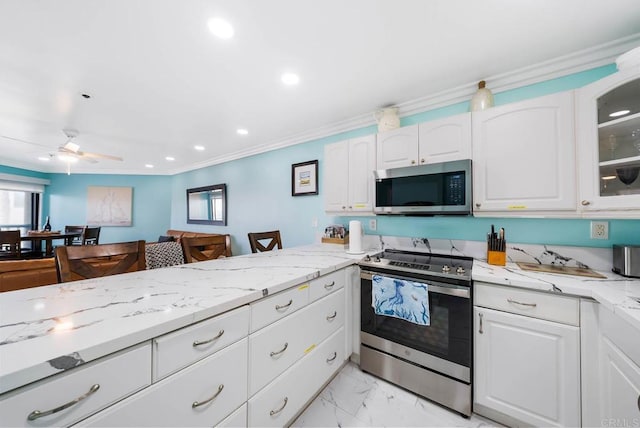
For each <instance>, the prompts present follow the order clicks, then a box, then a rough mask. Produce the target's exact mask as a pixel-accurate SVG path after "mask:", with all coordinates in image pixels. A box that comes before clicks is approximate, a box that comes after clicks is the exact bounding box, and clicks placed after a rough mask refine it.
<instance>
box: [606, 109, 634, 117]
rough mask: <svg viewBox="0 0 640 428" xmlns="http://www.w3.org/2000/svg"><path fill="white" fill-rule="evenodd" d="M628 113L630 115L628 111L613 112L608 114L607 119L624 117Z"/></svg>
mask: <svg viewBox="0 0 640 428" xmlns="http://www.w3.org/2000/svg"><path fill="white" fill-rule="evenodd" d="M629 113H630V111H629V110H618V111H614V112H613V113H611V114H609V117H618V116H624V115H625V114H629Z"/></svg>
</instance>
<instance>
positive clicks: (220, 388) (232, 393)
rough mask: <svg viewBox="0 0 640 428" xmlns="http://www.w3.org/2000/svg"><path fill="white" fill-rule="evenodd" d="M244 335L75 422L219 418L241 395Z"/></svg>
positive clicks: (146, 423) (173, 422)
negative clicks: (96, 412)
mask: <svg viewBox="0 0 640 428" xmlns="http://www.w3.org/2000/svg"><path fill="white" fill-rule="evenodd" d="M246 368H247V339H246V338H245V339H243V340H241V341H239V342H237V343H234V344H233V345H230V346H228V347H226V348H224V349H222V350H220V351H218V352H216V353H215V354H213V355H211V356H209V357H206V358H205V359H203V360H201V361H198V362H197V363H195V364H192V365H190V366H189V367H187V368H186V369H184V370H181V371H180V372H178V373H176V374H174V375H172V376H168V377H166V378H165V379H163V380H161V381H159V382H157V383H154V384H153V385H152V386H150V387H148V388H146V389H144V390H143V391H141V392H139V393H138V394H135V395H134V396H132V397H130V398H128V399H126V400H123V401H121V402H119V403H118V404H116V405H114V406H111V407H110V408H108V409H107V410H105V411H103V412H100V413H98V414H97V415H95V416H93V417H91V418H90V419H88V420H85V421H83V422H82V423H80V424H79V425H80V426H88V427H131V426H136V427H160V426H168V427H177V426H181V427H187V426H211V425H215V424H217V423H218V422H220V421H222V420H223V419H224V418H225V417H227V415H229V414H231V413H232V412H233V411H234V410H235V409H237V408H238V407H240V406H241V405H242V403H244V402H245V401H246V399H247V369H246Z"/></svg>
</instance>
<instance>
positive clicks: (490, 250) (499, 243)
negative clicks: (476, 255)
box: [487, 225, 507, 266]
mask: <svg viewBox="0 0 640 428" xmlns="http://www.w3.org/2000/svg"><path fill="white" fill-rule="evenodd" d="M487 263H489V264H490V265H496V266H505V265H506V264H507V241H506V240H505V238H504V228H502V227H501V228H500V231H499V232H498V233H496V231H495V228H494V226H493V225H491V232H490V233H487Z"/></svg>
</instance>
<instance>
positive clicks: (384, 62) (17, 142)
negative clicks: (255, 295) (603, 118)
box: [0, 0, 640, 174]
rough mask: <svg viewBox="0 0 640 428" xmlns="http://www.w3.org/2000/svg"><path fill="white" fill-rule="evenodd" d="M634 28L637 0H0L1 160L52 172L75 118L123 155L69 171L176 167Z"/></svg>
mask: <svg viewBox="0 0 640 428" xmlns="http://www.w3.org/2000/svg"><path fill="white" fill-rule="evenodd" d="M214 16H217V17H223V18H225V19H226V20H228V21H229V22H230V23H231V24H232V25H233V26H234V28H235V36H234V37H233V38H232V39H230V40H221V39H217V38H215V37H214V36H213V35H212V34H211V33H210V32H209V30H208V28H207V21H208V19H209V18H211V17H214ZM639 33H640V2H639V1H638V0H518V1H515V0H322V1H318V0H227V1H205V0H181V1H180V0H92V1H87V0H55V1H45V0H2V1H0V135H1V137H0V164H3V165H9V166H16V167H23V168H29V169H33V170H38V171H45V172H47V171H49V172H63V171H65V170H66V165H65V164H64V163H63V162H60V161H57V160H53V161H50V162H43V161H39V160H37V158H38V157H39V156H48V154H50V153H55V152H56V150H57V147H58V146H60V145H62V144H64V143H65V142H66V136H65V135H64V134H63V132H62V129H64V128H75V129H77V130H78V131H79V136H78V137H77V138H76V139H75V140H74V142H75V143H77V144H79V145H80V146H81V150H84V151H87V152H97V153H107V154H111V155H116V156H121V157H123V158H124V162H116V161H112V160H100V162H98V163H95V164H91V163H87V162H83V161H81V162H79V163H77V164H74V165H73V166H72V167H71V169H72V172H77V173H82V172H87V173H89V172H92V173H121V174H171V173H176V172H180V171H186V170H189V169H194V168H197V167H201V166H205V165H210V164H214V163H219V162H221V161H224V160H227V159H233V158H237V157H240V156H243V155H247V154H250V153H256V152H259V151H262V150H266V149H267V148H269V147H276V146H283V145H286V144H290V143H292V142H301V141H304V138H307V136H308V135H311V134H312V133H313V132H312V133H310V131H314V130H317V132H316V133H315V135H321V134H322V130H323V129H325V130H326V129H333V130H335V129H340V126H338V124H341V123H342V124H345V123H349V121H350V120H353V119H354V118H360V122H359V123H361V124H372V123H374V122H373V115H372V113H373V112H374V111H375V110H377V109H378V108H380V107H382V106H385V105H390V104H400V105H402V104H403V103H408V102H410V101H411V100H416V99H423V98H425V97H429V96H430V95H431V94H437V93H441V92H442V91H445V90H448V89H452V88H459V87H466V88H467V89H468V90H471V86H470V85H475V83H476V82H477V81H479V80H481V79H486V80H487V82H488V86H489V87H491V77H494V76H500V75H503V74H504V73H508V72H510V71H513V70H518V69H522V68H523V67H530V66H533V65H535V64H540V63H543V62H546V61H550V60H553V59H556V58H559V57H565V56H567V55H569V54H572V53H574V52H576V51H582V50H585V49H590V48H592V47H594V46H599V45H602V44H607V43H610V42H612V41H618V40H620V39H624V40H627V41H628V40H632V41H636V40H639V41H640V37H638V36H639ZM638 44H640V43H638ZM605 46H606V45H605ZM285 71H295V72H296V73H298V74H299V75H300V79H301V81H300V83H299V84H298V85H297V86H295V87H286V86H284V85H283V84H282V83H281V82H280V75H281V74H282V73H283V72H285ZM83 93H86V94H90V95H91V98H90V99H85V98H83V97H82V96H81V94H83ZM401 114H402V109H401ZM237 128H246V129H248V130H249V135H247V136H239V135H237V134H236V129H237ZM343 128H344V126H343ZM196 144H199V145H203V146H205V148H206V150H205V151H204V152H196V151H195V150H193V146H194V145H196ZM165 156H173V157H175V161H173V162H168V161H166V160H165ZM147 163H149V164H153V165H154V168H153V169H149V168H145V166H144V165H145V164H147Z"/></svg>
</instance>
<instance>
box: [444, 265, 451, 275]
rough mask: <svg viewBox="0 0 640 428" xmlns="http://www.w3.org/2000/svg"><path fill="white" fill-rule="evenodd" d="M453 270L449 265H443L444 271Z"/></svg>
mask: <svg viewBox="0 0 640 428" xmlns="http://www.w3.org/2000/svg"><path fill="white" fill-rule="evenodd" d="M450 270H451V268H450V267H449V266H447V265H444V266H442V272H444V273H447V272H449V271H450Z"/></svg>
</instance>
